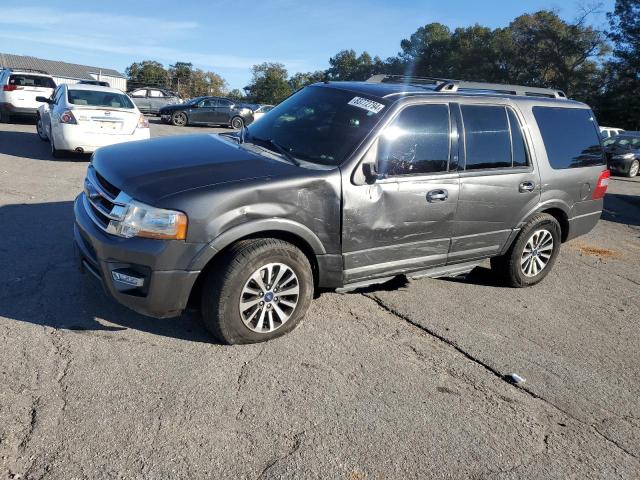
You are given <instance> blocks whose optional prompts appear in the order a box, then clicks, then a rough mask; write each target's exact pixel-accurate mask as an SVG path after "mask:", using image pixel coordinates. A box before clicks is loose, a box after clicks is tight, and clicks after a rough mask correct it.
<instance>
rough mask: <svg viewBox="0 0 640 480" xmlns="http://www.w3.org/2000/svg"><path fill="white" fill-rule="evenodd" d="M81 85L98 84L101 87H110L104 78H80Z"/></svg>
mask: <svg viewBox="0 0 640 480" xmlns="http://www.w3.org/2000/svg"><path fill="white" fill-rule="evenodd" d="M78 83H79V84H80V85H98V86H100V87H110V86H111V85H109V82H105V81H103V80H80V81H79V82H78Z"/></svg>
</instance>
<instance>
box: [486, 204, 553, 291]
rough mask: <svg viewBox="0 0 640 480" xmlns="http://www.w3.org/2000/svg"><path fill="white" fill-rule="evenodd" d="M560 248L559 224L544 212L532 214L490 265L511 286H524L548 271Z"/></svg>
mask: <svg viewBox="0 0 640 480" xmlns="http://www.w3.org/2000/svg"><path fill="white" fill-rule="evenodd" d="M559 251H560V224H559V223H558V221H557V220H556V219H555V218H554V217H553V216H551V215H549V214H547V213H538V214H536V215H535V216H534V217H533V218H532V219H531V220H529V222H528V223H527V224H526V225H525V227H524V228H523V229H522V231H521V232H520V234H519V235H518V237H517V238H516V241H515V242H514V243H513V245H511V248H509V250H508V251H507V253H506V254H504V255H502V256H500V257H494V258H492V259H491V268H492V269H493V270H494V271H495V272H496V273H498V274H499V275H501V276H502V277H503V278H504V279H505V281H506V283H507V284H508V285H510V286H512V287H528V286H530V285H535V284H536V283H538V282H540V281H541V280H542V279H543V278H544V277H546V276H547V275H548V274H549V271H551V268H552V267H553V264H554V263H555V261H556V258H557V256H558V253H559Z"/></svg>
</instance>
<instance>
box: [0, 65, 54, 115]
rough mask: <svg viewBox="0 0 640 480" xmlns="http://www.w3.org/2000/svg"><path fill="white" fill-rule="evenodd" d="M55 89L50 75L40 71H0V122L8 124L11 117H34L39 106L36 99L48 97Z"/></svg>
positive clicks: (6, 69)
mask: <svg viewBox="0 0 640 480" xmlns="http://www.w3.org/2000/svg"><path fill="white" fill-rule="evenodd" d="M55 88H56V82H54V81H53V78H52V77H51V75H48V74H47V73H46V72H43V71H40V70H30V69H21V70H18V69H10V68H5V69H3V70H0V121H1V122H9V121H11V117H12V116H13V115H29V116H35V115H36V114H37V112H38V107H39V106H40V103H39V102H37V101H36V97H38V96H43V97H50V96H51V94H52V93H53V90H54V89H55Z"/></svg>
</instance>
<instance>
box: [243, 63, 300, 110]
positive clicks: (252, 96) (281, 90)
mask: <svg viewBox="0 0 640 480" xmlns="http://www.w3.org/2000/svg"><path fill="white" fill-rule="evenodd" d="M251 71H252V73H253V78H252V79H251V83H250V84H249V85H247V86H246V87H245V91H246V92H247V96H248V97H249V100H250V101H253V102H255V103H269V104H272V105H275V104H276V103H280V102H281V101H282V100H284V99H285V98H287V97H288V96H289V95H291V93H292V92H293V90H292V89H291V86H290V85H289V82H288V81H287V77H288V73H287V69H286V68H285V67H284V65H282V64H281V63H268V62H265V63H261V64H260V65H254V66H253V67H252V68H251Z"/></svg>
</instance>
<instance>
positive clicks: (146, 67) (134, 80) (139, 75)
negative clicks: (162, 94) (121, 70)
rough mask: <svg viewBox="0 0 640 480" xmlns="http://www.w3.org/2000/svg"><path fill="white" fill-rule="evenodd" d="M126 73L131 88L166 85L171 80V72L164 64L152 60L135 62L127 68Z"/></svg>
mask: <svg viewBox="0 0 640 480" xmlns="http://www.w3.org/2000/svg"><path fill="white" fill-rule="evenodd" d="M125 73H126V75H127V78H128V82H129V87H130V88H136V87H142V86H147V85H150V86H158V87H164V86H166V85H167V82H168V81H169V73H168V72H167V71H166V70H165V68H164V67H163V66H162V64H161V63H158V62H154V61H152V60H144V61H142V62H134V63H132V64H131V65H130V66H129V67H127V68H126V69H125Z"/></svg>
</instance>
